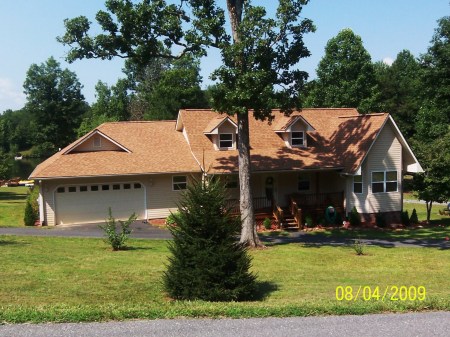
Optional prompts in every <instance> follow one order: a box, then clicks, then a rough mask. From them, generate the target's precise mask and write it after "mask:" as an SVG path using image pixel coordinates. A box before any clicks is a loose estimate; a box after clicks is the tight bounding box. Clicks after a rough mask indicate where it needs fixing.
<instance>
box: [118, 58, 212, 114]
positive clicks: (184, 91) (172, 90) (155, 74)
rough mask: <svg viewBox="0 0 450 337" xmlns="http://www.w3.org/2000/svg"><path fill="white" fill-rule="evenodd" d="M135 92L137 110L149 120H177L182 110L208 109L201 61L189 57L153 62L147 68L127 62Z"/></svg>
mask: <svg viewBox="0 0 450 337" xmlns="http://www.w3.org/2000/svg"><path fill="white" fill-rule="evenodd" d="M124 71H125V73H126V74H127V76H128V81H129V83H130V89H131V90H132V91H133V104H134V105H133V107H134V108H138V109H140V110H141V111H142V112H141V114H140V115H142V118H143V119H145V120H161V119H175V118H176V115H177V113H178V111H179V110H180V109H181V108H205V107H206V106H207V102H206V98H205V95H204V93H203V91H202V90H201V88H200V83H201V80H202V78H201V76H200V62H199V60H198V59H194V58H193V57H191V56H189V55H185V56H184V57H182V58H181V59H178V60H173V61H169V60H167V59H162V58H159V59H155V60H152V61H151V62H150V63H149V65H147V66H146V67H144V68H143V69H142V67H139V66H136V65H134V64H133V63H132V62H130V60H127V62H126V67H125V69H124Z"/></svg>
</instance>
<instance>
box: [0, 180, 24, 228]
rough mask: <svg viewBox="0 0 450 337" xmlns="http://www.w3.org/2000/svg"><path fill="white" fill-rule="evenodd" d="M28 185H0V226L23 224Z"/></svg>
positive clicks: (18, 225) (19, 225)
mask: <svg viewBox="0 0 450 337" xmlns="http://www.w3.org/2000/svg"><path fill="white" fill-rule="evenodd" d="M28 190H29V189H28V187H22V186H19V187H0V227H21V226H23V225H24V224H23V215H24V210H25V200H26V198H27V192H28Z"/></svg>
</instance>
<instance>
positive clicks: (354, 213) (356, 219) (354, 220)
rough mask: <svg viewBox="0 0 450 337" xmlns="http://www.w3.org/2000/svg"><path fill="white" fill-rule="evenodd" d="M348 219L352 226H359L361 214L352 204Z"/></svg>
mask: <svg viewBox="0 0 450 337" xmlns="http://www.w3.org/2000/svg"><path fill="white" fill-rule="evenodd" d="M348 221H349V222H350V225H351V226H352V227H359V226H361V216H360V215H359V213H358V210H357V209H356V207H355V206H353V208H352V210H351V212H350V216H349V219H348Z"/></svg>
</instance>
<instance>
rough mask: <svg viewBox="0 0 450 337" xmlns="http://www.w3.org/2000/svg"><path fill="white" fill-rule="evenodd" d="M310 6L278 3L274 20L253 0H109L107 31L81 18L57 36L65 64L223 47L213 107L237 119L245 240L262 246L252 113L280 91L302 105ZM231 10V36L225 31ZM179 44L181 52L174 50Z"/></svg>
mask: <svg viewBox="0 0 450 337" xmlns="http://www.w3.org/2000/svg"><path fill="white" fill-rule="evenodd" d="M307 3H308V0H279V4H278V8H277V11H276V15H275V17H273V18H272V17H268V16H267V13H266V10H265V8H264V7H262V6H252V4H251V1H250V0H247V1H246V0H227V2H226V4H227V8H226V10H225V9H223V8H220V7H219V6H218V5H217V4H216V1H213V0H206V1H205V0H203V1H200V0H185V1H180V4H179V5H175V4H167V3H166V2H165V1H164V0H146V1H142V2H141V3H138V4H133V2H132V1H130V0H108V1H106V8H107V11H108V12H105V11H99V12H98V13H97V16H96V19H97V22H98V23H99V24H100V27H101V29H102V30H103V33H102V34H99V35H97V36H90V35H89V29H90V22H89V20H88V19H87V18H86V17H83V16H81V17H77V18H74V19H71V20H66V21H65V26H66V33H65V35H64V36H62V37H60V38H59V41H60V42H62V43H64V44H67V45H69V46H70V47H71V49H70V50H69V53H68V57H67V59H68V61H74V60H76V59H81V58H102V59H110V58H112V57H115V56H118V57H125V58H131V59H133V62H134V63H136V64H142V65H145V64H147V62H148V61H149V60H150V59H152V58H181V57H182V56H184V55H186V54H193V55H196V56H205V55H206V48H207V47H213V48H218V49H219V50H220V52H221V55H222V60H223V65H222V66H221V67H220V68H219V69H217V70H216V71H215V72H214V73H213V75H212V78H213V79H215V80H217V81H218V82H219V83H218V85H217V87H216V90H214V94H213V108H214V109H216V110H217V111H220V112H222V113H227V114H229V115H236V116H237V121H238V135H239V137H238V152H239V180H240V210H241V216H242V220H243V224H242V232H241V242H243V243H245V244H247V245H250V246H258V245H260V244H261V243H260V241H259V238H258V236H257V233H256V226H255V223H254V211H253V202H252V192H251V185H250V173H251V167H250V139H249V128H248V125H249V114H250V113H252V114H253V116H254V117H255V118H257V119H260V120H266V119H268V120H271V119H272V118H273V116H272V115H271V110H270V107H271V106H272V103H273V97H274V96H275V92H276V94H277V95H276V96H278V97H279V98H280V102H282V105H281V109H282V110H283V111H284V112H285V113H286V114H289V113H290V112H292V110H293V108H295V107H298V105H299V100H298V93H299V92H300V91H301V89H302V87H303V85H304V82H305V80H306V78H307V73H306V72H303V71H300V70H298V69H294V66H295V65H296V64H297V63H298V61H299V60H300V59H301V58H303V57H307V56H309V51H308V49H307V48H306V47H305V45H304V42H303V35H304V34H305V33H308V32H311V31H313V30H314V26H313V24H312V22H311V21H310V20H308V19H303V18H301V15H300V14H301V11H302V7H303V5H305V4H307ZM226 11H227V12H228V15H229V20H230V25H231V36H230V35H229V34H228V33H227V30H226V29H225V23H226V16H225V12H226ZM113 16H114V18H113ZM174 47H177V48H174ZM175 49H176V50H178V51H179V52H178V54H176V55H175V54H174V51H173V50H175ZM180 50H181V51H180ZM250 111H252V112H250Z"/></svg>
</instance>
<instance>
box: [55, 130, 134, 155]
mask: <svg viewBox="0 0 450 337" xmlns="http://www.w3.org/2000/svg"><path fill="white" fill-rule="evenodd" d="M98 151H119V152H127V153H130V152H131V151H129V150H128V149H127V148H125V147H124V146H122V145H121V144H119V143H118V142H116V141H115V140H113V139H112V138H110V137H108V136H106V135H105V134H103V133H102V132H100V131H99V130H94V131H92V132H91V133H90V134H88V135H87V136H86V137H85V138H82V139H80V141H79V142H78V143H76V144H75V145H74V146H72V147H71V148H70V149H68V150H67V151H66V152H64V154H69V153H79V152H98Z"/></svg>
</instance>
